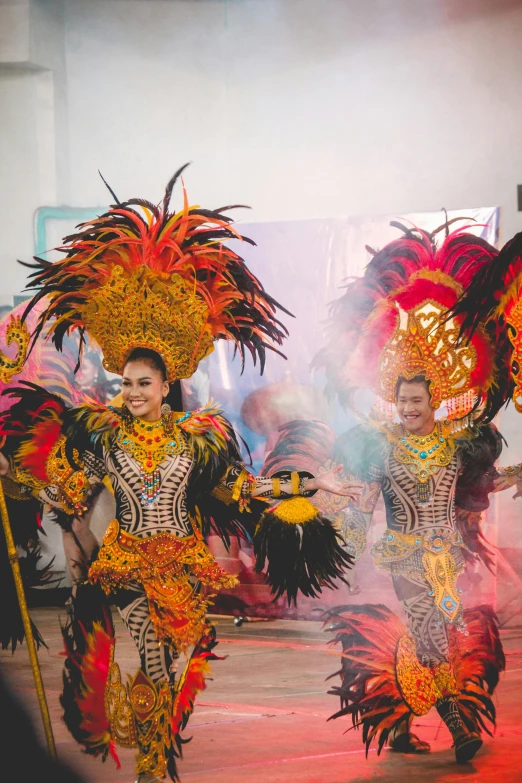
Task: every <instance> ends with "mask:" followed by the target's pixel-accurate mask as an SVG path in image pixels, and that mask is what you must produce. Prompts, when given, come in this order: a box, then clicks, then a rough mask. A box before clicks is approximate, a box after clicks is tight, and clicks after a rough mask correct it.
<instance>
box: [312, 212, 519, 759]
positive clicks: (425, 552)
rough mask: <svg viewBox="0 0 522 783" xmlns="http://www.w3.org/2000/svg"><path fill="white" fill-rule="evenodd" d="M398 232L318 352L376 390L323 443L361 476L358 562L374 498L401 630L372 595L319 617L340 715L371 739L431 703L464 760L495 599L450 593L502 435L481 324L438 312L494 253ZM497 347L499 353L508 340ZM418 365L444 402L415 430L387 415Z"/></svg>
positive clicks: (351, 387) (488, 708)
mask: <svg viewBox="0 0 522 783" xmlns="http://www.w3.org/2000/svg"><path fill="white" fill-rule="evenodd" d="M399 227H400V226H399ZM400 228H402V230H403V232H404V236H403V237H402V238H400V239H397V240H395V241H393V242H391V243H390V244H389V245H387V246H386V247H384V248H383V249H382V250H381V251H379V252H377V253H375V254H374V256H373V258H372V260H371V261H370V263H369V264H368V267H367V269H366V271H365V274H364V277H362V278H358V279H356V280H355V281H353V282H352V283H350V284H349V285H348V286H347V291H346V293H345V294H344V296H343V297H341V298H340V299H339V300H337V302H335V303H334V304H333V306H332V312H331V321H330V328H331V335H330V337H331V339H330V342H329V345H328V346H327V348H326V349H325V350H324V351H323V352H322V353H321V355H319V356H318V357H317V363H318V364H322V365H323V366H324V367H325V369H326V373H327V378H328V384H329V387H330V390H331V391H332V392H335V393H337V394H338V395H339V397H340V399H341V401H343V402H344V403H345V404H348V405H350V406H352V407H356V399H357V389H360V388H361V387H362V388H366V389H370V390H372V392H373V394H374V405H373V409H372V412H371V414H370V416H369V418H368V419H367V421H366V423H365V424H363V425H361V426H359V427H357V428H355V429H353V430H351V431H349V432H347V433H346V434H345V435H344V436H342V437H341V438H340V439H339V440H338V441H337V443H336V445H335V447H334V450H333V456H334V459H336V460H337V461H340V462H342V463H343V464H344V466H345V470H346V473H347V474H349V475H351V476H353V477H355V478H356V479H359V480H360V481H361V482H362V483H363V486H364V490H363V493H362V498H361V499H360V501H359V502H358V503H356V504H350V506H349V507H348V508H346V509H344V510H343V511H341V512H340V513H339V514H338V515H337V523H338V525H339V529H340V531H341V533H342V535H343V538H344V540H345V542H346V546H347V548H348V551H349V552H350V553H351V554H352V556H353V557H354V558H355V559H357V558H359V557H360V556H361V554H362V552H363V551H364V549H365V546H366V535H367V531H368V527H369V525H370V522H371V518H372V513H373V510H374V508H375V505H376V503H377V500H378V498H379V496H380V495H381V493H382V496H383V499H384V504H385V508H386V520H387V529H386V531H385V533H384V535H383V536H382V538H381V540H380V541H378V542H377V543H376V544H375V545H374V547H373V548H372V555H373V557H374V559H375V562H376V565H377V566H378V567H379V568H381V569H383V570H385V571H387V572H388V573H389V574H390V575H391V578H392V582H393V587H394V590H395V593H396V595H397V597H398V599H399V601H400V602H401V605H402V607H403V609H404V613H405V616H406V619H407V628H406V627H405V626H404V625H403V623H402V622H401V621H400V620H399V619H398V618H396V617H395V616H394V615H393V613H391V612H390V611H389V610H388V609H387V608H386V607H384V606H370V605H365V606H359V607H348V606H344V607H337V608H336V609H333V610H331V611H330V612H329V613H328V629H329V630H330V631H333V632H334V633H335V639H334V643H341V644H342V647H343V651H344V654H345V658H344V659H343V665H342V669H341V672H339V673H340V674H341V685H340V686H338V687H335V688H334V689H333V691H332V692H333V693H335V694H337V695H338V696H339V697H340V699H341V710H340V711H339V712H338V713H336V715H335V717H338V716H341V715H351V716H352V718H353V721H354V724H356V725H361V726H362V727H363V739H364V741H365V742H366V745H367V747H368V746H369V744H370V743H371V742H372V740H373V739H374V738H378V743H379V750H380V749H381V748H382V746H383V745H384V743H385V742H386V741H387V739H388V737H389V735H390V732H392V731H393V730H400V727H401V724H403V725H404V724H405V722H407V721H408V720H409V718H411V716H412V715H414V714H417V715H422V714H424V713H426V712H428V710H429V709H430V708H431V707H432V706H436V707H437V709H438V711H439V714H440V715H441V717H443V719H444V720H445V722H446V724H447V726H448V728H449V729H450V732H451V733H452V735H453V739H454V743H455V747H456V754H457V760H458V761H465V760H467V759H468V758H471V757H472V756H473V754H474V753H475V752H476V750H477V749H478V747H479V746H480V738H479V735H480V732H481V731H482V730H483V729H486V730H487V726H486V721H488V720H489V721H491V722H494V720H495V709H494V705H493V702H492V699H491V694H492V692H493V689H494V687H495V686H496V684H497V682H498V675H499V672H500V671H502V669H503V668H504V664H505V661H504V655H503V652H502V647H501V645H500V641H499V635H498V630H497V625H496V619H495V616H494V614H493V612H492V610H491V609H490V608H489V607H477V608H475V609H469V610H465V611H464V610H463V607H462V603H461V596H460V591H459V590H458V588H457V578H458V576H459V575H460V574H461V573H462V571H463V570H464V566H465V564H466V561H470V562H473V561H475V560H477V559H479V560H482V562H483V563H485V564H486V565H490V563H491V552H490V551H489V550H488V548H487V545H486V542H485V541H484V538H483V536H482V533H481V528H480V515H481V512H482V511H483V510H485V509H486V508H487V507H488V505H489V502H488V494H489V493H490V492H491V491H492V490H493V480H494V478H495V476H496V475H497V471H496V469H495V467H494V462H495V460H496V459H497V458H498V456H499V454H500V450H501V439H500V436H499V435H498V433H497V432H496V430H495V429H494V427H493V426H492V425H490V424H487V423H486V421H487V418H486V414H485V413H484V411H489V410H490V408H491V406H490V404H489V400H490V398H491V396H492V395H493V394H494V393H495V389H496V380H497V377H496V370H495V363H496V358H495V351H494V348H493V345H494V341H493V339H492V332H491V329H488V328H487V327H485V326H484V325H482V324H479V325H478V327H477V328H476V330H475V331H474V333H473V335H472V336H470V339H469V340H467V341H466V340H459V331H460V328H461V324H462V320H461V319H459V317H453V318H450V317H449V316H448V311H449V310H450V309H451V308H452V307H454V306H455V305H456V303H457V301H458V300H459V297H460V296H461V295H462V293H463V291H465V290H466V287H467V286H469V285H470V283H471V281H472V280H473V278H474V276H475V275H477V273H478V272H479V271H480V269H481V268H482V267H483V266H484V265H487V264H488V263H489V259H490V254H491V248H490V246H489V245H488V244H487V243H486V242H484V241H483V240H482V239H480V238H479V237H476V236H474V235H473V234H470V233H467V232H466V230H457V231H455V232H453V233H449V232H448V231H447V232H446V238H445V240H444V241H443V242H442V243H441V245H440V246H437V245H436V243H435V238H434V236H432V235H429V234H427V233H426V232H424V231H421V230H418V229H406V228H403V227H400ZM495 347H496V348H497V347H499V349H500V350H502V351H503V350H504V347H505V339H504V340H503V341H501V344H500V345H496V346H495ZM419 376H420V377H422V378H423V379H425V380H426V381H427V382H428V383H429V391H430V395H431V403H430V404H431V405H432V407H433V408H434V409H436V411H438V409H445V415H444V416H441V417H440V418H438V419H437V420H436V423H435V427H434V429H433V431H432V432H431V433H429V434H428V435H425V436H423V437H419V436H415V435H413V434H412V433H409V432H408V431H407V430H406V428H404V427H403V426H402V425H401V424H397V423H394V420H395V421H396V417H395V415H394V413H395V411H394V403H395V395H396V389H397V382H398V380H399V379H400V378H403V379H406V380H411V379H413V378H417V377H419ZM481 412H482V415H481Z"/></svg>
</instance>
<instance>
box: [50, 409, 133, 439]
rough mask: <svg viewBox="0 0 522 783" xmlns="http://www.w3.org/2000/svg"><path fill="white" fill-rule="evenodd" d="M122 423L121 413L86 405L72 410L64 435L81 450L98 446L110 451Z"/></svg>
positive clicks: (67, 418)
mask: <svg viewBox="0 0 522 783" xmlns="http://www.w3.org/2000/svg"><path fill="white" fill-rule="evenodd" d="M120 423H121V411H118V410H117V409H116V408H113V407H111V406H105V405H96V404H84V405H77V406H75V407H74V408H70V409H69V411H68V413H67V415H66V417H65V422H64V434H65V435H66V437H67V438H69V439H70V440H71V442H72V443H74V445H75V447H76V448H77V449H79V450H82V448H85V449H88V450H91V449H93V448H95V449H96V448H97V447H98V446H103V447H104V448H106V449H109V448H110V447H111V445H112V438H113V435H114V433H115V430H116V429H117V428H118V427H119V426H120Z"/></svg>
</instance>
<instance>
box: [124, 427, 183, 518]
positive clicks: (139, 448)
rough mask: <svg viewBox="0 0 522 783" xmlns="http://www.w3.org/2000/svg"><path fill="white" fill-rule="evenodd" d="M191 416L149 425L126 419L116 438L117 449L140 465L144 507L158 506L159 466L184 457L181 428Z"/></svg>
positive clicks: (159, 489) (159, 488)
mask: <svg viewBox="0 0 522 783" xmlns="http://www.w3.org/2000/svg"><path fill="white" fill-rule="evenodd" d="M190 416H191V414H190V413H185V414H183V415H182V416H176V414H175V413H171V414H170V416H169V417H168V418H166V419H165V417H162V418H161V419H160V420H159V421H154V422H148V421H143V420H142V419H139V418H134V417H123V418H122V425H121V427H120V429H119V431H118V433H117V434H116V446H117V447H118V448H120V449H121V450H122V451H125V452H126V453H127V454H131V455H132V457H133V458H134V459H135V460H136V462H138V463H139V465H140V478H141V484H142V490H141V502H142V505H143V506H145V507H149V506H153V505H155V504H156V503H157V502H158V500H159V496H160V492H161V472H160V469H159V466H160V465H161V463H162V462H165V460H166V459H167V457H170V456H174V455H176V454H182V453H183V451H184V450H185V439H184V437H183V433H182V431H181V428H180V427H179V425H180V424H182V423H183V422H184V421H186V420H187V419H188V418H190Z"/></svg>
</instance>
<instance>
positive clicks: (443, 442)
mask: <svg viewBox="0 0 522 783" xmlns="http://www.w3.org/2000/svg"><path fill="white" fill-rule="evenodd" d="M454 453H455V445H454V442H453V439H452V438H450V437H449V436H447V435H446V434H445V433H444V431H443V427H442V424H441V422H440V421H438V422H437V424H436V425H435V429H434V430H433V431H432V432H431V433H430V434H429V435H424V436H418V435H413V434H411V433H409V432H406V431H405V430H404V429H403V434H402V437H400V438H397V440H396V441H395V446H394V449H393V455H394V457H395V459H396V460H397V462H400V463H401V464H402V465H406V467H407V468H408V470H409V471H410V473H411V474H412V475H413V476H414V477H415V479H416V480H417V484H416V497H417V501H418V503H420V504H426V503H430V502H431V499H432V498H431V495H432V493H431V482H430V479H431V477H432V476H433V475H434V474H435V473H437V471H438V470H439V468H443V467H446V466H447V465H449V464H450V462H451V460H452V459H453V455H454Z"/></svg>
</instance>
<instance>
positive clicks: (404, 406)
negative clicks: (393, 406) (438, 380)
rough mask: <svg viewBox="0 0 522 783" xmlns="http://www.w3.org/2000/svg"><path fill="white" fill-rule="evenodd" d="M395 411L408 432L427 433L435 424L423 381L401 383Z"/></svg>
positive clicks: (433, 412)
mask: <svg viewBox="0 0 522 783" xmlns="http://www.w3.org/2000/svg"><path fill="white" fill-rule="evenodd" d="M397 412H398V414H399V418H400V420H401V422H402V423H403V424H404V426H405V427H406V429H407V430H408V432H411V433H413V434H415V435H429V434H430V432H431V431H432V429H433V427H434V426H435V410H434V409H433V408H432V407H431V405H430V395H429V392H428V390H427V388H426V386H425V384H424V383H401V385H400V387H399V394H398V396H397Z"/></svg>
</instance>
